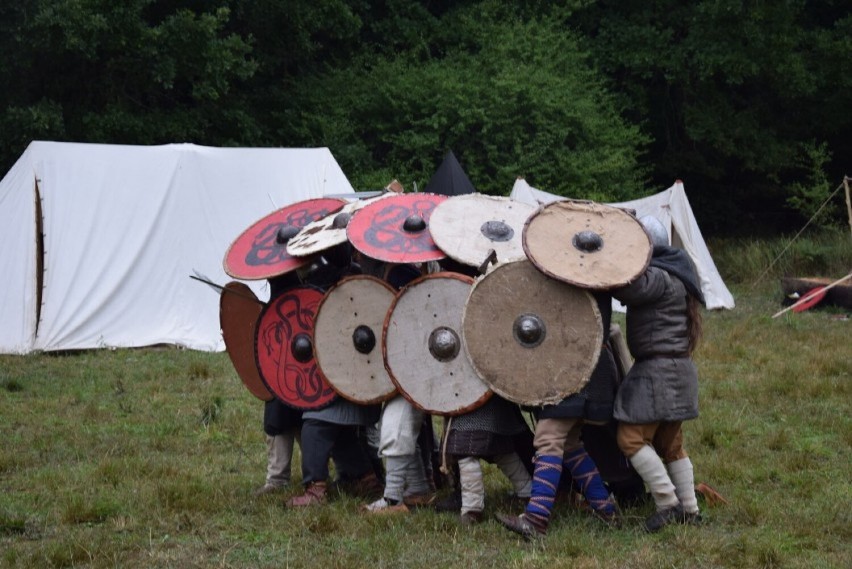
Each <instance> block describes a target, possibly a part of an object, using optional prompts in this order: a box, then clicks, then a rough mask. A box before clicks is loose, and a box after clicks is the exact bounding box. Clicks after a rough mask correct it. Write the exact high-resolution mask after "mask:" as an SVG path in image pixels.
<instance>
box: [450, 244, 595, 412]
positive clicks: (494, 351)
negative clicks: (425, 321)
mask: <svg viewBox="0 0 852 569" xmlns="http://www.w3.org/2000/svg"><path fill="white" fill-rule="evenodd" d="M463 331H464V339H465V346H466V347H467V351H468V354H469V357H470V359H471V361H472V362H473V366H474V368H475V369H476V371H477V373H478V374H479V377H481V378H482V379H483V381H485V383H486V384H487V385H489V386H490V387H491V389H492V390H494V392H495V393H497V394H499V395H501V396H502V397H504V398H505V399H508V400H509V401H514V402H515V403H519V404H521V405H533V406H539V405H549V404H555V403H558V402H559V401H561V400H562V399H564V398H566V397H568V396H569V395H572V394H574V393H577V392H578V391H580V389H582V388H583V386H585V385H586V383H587V382H588V381H589V378H590V377H591V375H592V371H593V370H594V368H595V365H596V364H597V361H598V356H599V355H600V350H601V344H602V342H603V324H602V320H601V314H600V311H599V310H598V306H597V303H596V302H595V299H594V297H593V296H592V295H591V294H590V293H589V292H587V291H585V290H582V289H579V288H577V287H574V286H572V285H569V284H566V283H564V282H560V281H557V280H554V279H551V278H549V277H547V276H546V275H544V274H542V273H541V272H540V271H538V270H537V269H536V268H535V267H534V266H533V265H532V263H530V262H529V261H526V260H524V261H516V262H513V263H507V264H503V265H498V266H497V267H495V268H494V269H493V270H492V271H491V272H490V273H488V274H487V275H485V276H484V277H480V278H479V279H477V281H476V282H475V283H474V285H473V289H472V290H471V292H470V296H469V297H468V299H467V303H466V305H465V308H464V324H463Z"/></svg>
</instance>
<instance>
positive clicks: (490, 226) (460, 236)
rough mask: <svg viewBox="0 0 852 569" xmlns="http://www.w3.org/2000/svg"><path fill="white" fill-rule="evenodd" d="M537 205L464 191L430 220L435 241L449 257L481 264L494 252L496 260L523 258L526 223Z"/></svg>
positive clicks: (475, 265) (500, 261)
mask: <svg viewBox="0 0 852 569" xmlns="http://www.w3.org/2000/svg"><path fill="white" fill-rule="evenodd" d="M535 210H536V208H535V206H532V205H530V204H525V203H521V202H518V201H515V200H513V199H510V198H505V197H494V196H486V195H483V194H465V195H461V196H453V197H451V198H449V199H447V200H446V201H444V202H442V203H440V204H438V206H437V207H436V208H435V211H434V212H433V213H432V217H431V219H430V222H429V226H430V229H431V231H432V238H433V239H434V240H435V244H436V245H437V246H438V247H439V248H440V249H441V250H442V251H443V252H444V253H446V254H447V256H448V257H450V258H451V259H454V260H456V261H458V262H459V263H463V264H465V265H469V266H472V267H478V266H480V265H482V264H483V261H484V260H485V259H486V258H487V257H488V256H489V255H490V254H491V251H494V253H495V254H496V256H497V262H499V263H506V262H510V261H517V260H520V259H524V258H525V257H526V255H525V254H524V249H523V243H522V236H523V232H524V223H526V221H527V218H529V216H530V215H531V214H532V213H533V212H534V211H535Z"/></svg>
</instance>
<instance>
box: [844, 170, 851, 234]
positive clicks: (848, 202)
mask: <svg viewBox="0 0 852 569" xmlns="http://www.w3.org/2000/svg"><path fill="white" fill-rule="evenodd" d="M843 187H844V188H845V189H846V212H847V213H848V214H849V231H850V232H852V198H850V196H849V176H843Z"/></svg>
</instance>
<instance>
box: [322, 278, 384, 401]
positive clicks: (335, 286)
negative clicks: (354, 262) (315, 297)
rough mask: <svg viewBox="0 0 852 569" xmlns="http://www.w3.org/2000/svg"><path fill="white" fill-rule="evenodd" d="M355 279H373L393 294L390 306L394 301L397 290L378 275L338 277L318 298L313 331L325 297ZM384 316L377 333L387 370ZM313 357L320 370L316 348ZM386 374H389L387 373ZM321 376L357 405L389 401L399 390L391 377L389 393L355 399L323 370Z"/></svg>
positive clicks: (335, 389) (338, 392) (341, 395)
mask: <svg viewBox="0 0 852 569" xmlns="http://www.w3.org/2000/svg"><path fill="white" fill-rule="evenodd" d="M355 280H370V281H375V282H377V283H379V284H381V285H382V286H383V287H384V288H386V289H387V290H388V291H389V292H390V293H391V294H393V296H394V300H392V301H391V306H392V305H393V303H394V302H395V300H396V296H397V291H396V290H395V289H394V288H393V287H392V286H391V285H390V284H389V283H388V282H386V281H384V280H382V279H380V278H378V277H374V276H372V275H351V276H348V277H344V278H342V279H340V281H338V282H337V283H335V284H334V286H332V287H330V288H329V289H328V290H327V291H326V293H325V295H323V297H322V300H320V303H319V305H318V306H317V316H316V318H314V330H315V331H316V319H317V318H319V315H320V314H322V307H323V305H324V304H325V301H326V299H328V297H329V295H330V294H331V293H332V292H333V291H334V290H335V289H336V288H339V287H341V286H342V285H344V284H346V283H347V282H349V281H355ZM388 310H390V309H388ZM386 318H387V314H385V318H384V319H382V333H381V334H380V335H379V338H380V341H381V342H382V346H381V347H382V350H381V354H382V365H383V367H385V370H386V371H387V366H386V365H385V356H384V353H385V349H384V348H385V344H384V342H385V335H384V320H385V319H386ZM314 358H315V359H316V361H317V365H318V366H319V368H320V370H322V361H321V359H320V357H319V352H318V351H316V350H314ZM388 375H390V374H388ZM323 377H325V380H326V381H327V382H328V384H329V385H331V388H332V389H334V391H335V392H336V393H337V394H338V395H339V396H340V397H342V398H344V399H346V400H348V401H351V402H353V403H357V404H359V405H374V404H377V403H384V402H385V401H389V400H391V399H393V398H394V397H396V395H397V393H398V391H399V387H397V386H396V384H395V383H394V382H393V379H391V384H392V385H393V386H394V389H393V391H391V392H390V393H388V394H386V395H382V396H380V397H377V398H373V399H369V400H359V399H355V398H353V397H350V396H349V395H348V394H346V393H341V392H340V391H338V389H337V386H336V385H334V382H333V381H331V379H329V378H328V376H327V375H326V373H325V371H323Z"/></svg>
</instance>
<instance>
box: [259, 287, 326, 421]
mask: <svg viewBox="0 0 852 569" xmlns="http://www.w3.org/2000/svg"><path fill="white" fill-rule="evenodd" d="M322 296H323V293H322V291H320V290H319V289H317V288H314V287H310V286H304V285H302V286H296V287H293V288H290V289H288V290H286V291H284V292H283V293H281V294H280V295H279V296H278V297H276V298H275V299H274V300H271V301H270V302H269V304H267V305H266V307H265V308H264V309H263V312H262V313H261V314H260V318H259V320H258V323H257V333H256V335H255V343H254V354H255V358H256V359H257V368H258V370H259V371H260V377H261V379H263V382H264V383H265V384H266V386H267V387H268V388H269V390H270V391H271V392H272V393H273V395H275V397H277V398H278V399H280V400H281V401H282V402H283V403H285V404H287V405H289V406H291V407H294V408H296V409H301V410H303V411H308V410H311V409H320V408H322V407H325V406H326V405H328V404H330V403H331V402H332V401H334V399H335V398H336V397H337V393H335V391H334V389H332V388H331V385H329V383H328V381H327V380H326V379H325V377H324V376H323V374H322V371H320V368H319V366H318V365H317V361H316V358H315V356H314V319H315V318H316V314H317V308H318V307H319V303H320V301H321V300H322Z"/></svg>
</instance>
